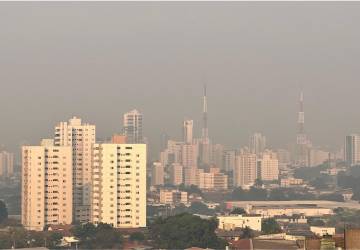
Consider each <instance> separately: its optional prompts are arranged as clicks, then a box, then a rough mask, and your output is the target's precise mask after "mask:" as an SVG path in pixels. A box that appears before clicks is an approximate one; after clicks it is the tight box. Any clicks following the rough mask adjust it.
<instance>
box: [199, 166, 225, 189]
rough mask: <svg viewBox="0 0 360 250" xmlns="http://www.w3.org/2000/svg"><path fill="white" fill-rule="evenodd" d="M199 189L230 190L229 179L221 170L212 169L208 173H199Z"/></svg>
mask: <svg viewBox="0 0 360 250" xmlns="http://www.w3.org/2000/svg"><path fill="white" fill-rule="evenodd" d="M199 188H200V189H205V190H226V189H228V177H227V175H225V174H223V173H221V172H220V169H219V168H210V171H209V172H208V173H204V172H201V173H199Z"/></svg>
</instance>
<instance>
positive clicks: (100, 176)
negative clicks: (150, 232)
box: [91, 144, 146, 228]
mask: <svg viewBox="0 0 360 250" xmlns="http://www.w3.org/2000/svg"><path fill="white" fill-rule="evenodd" d="M93 175H94V182H93V188H92V206H91V222H93V223H95V224H98V223H100V222H103V223H108V224H112V225H113V226H114V227H116V228H139V227H146V145H145V144H94V147H93Z"/></svg>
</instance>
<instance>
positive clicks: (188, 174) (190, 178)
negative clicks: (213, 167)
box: [184, 167, 204, 186]
mask: <svg viewBox="0 0 360 250" xmlns="http://www.w3.org/2000/svg"><path fill="white" fill-rule="evenodd" d="M203 172H204V170H203V169H199V168H196V167H191V168H184V185H185V186H191V185H195V186H199V175H200V173H203Z"/></svg>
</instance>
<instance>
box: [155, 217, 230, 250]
mask: <svg viewBox="0 0 360 250" xmlns="http://www.w3.org/2000/svg"><path fill="white" fill-rule="evenodd" d="M216 228H217V221H216V220H215V219H212V220H204V219H201V218H200V217H198V216H194V215H191V214H188V213H183V214H179V215H175V216H171V217H168V218H166V219H163V218H158V219H157V220H156V221H155V222H154V223H153V224H151V225H150V227H149V230H150V237H151V239H152V240H153V242H154V244H155V247H156V248H164V249H185V248H189V247H201V248H215V249H223V248H225V245H226V242H225V241H224V240H222V239H220V238H218V237H217V236H216V234H215V229H216Z"/></svg>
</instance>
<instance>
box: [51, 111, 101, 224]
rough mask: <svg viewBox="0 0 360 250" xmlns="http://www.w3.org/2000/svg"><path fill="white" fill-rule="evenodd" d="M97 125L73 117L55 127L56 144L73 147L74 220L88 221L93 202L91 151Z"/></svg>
mask: <svg viewBox="0 0 360 250" xmlns="http://www.w3.org/2000/svg"><path fill="white" fill-rule="evenodd" d="M95 138H96V135H95V125H91V124H88V123H82V121H81V119H80V118H77V117H73V118H72V119H70V120H69V122H60V123H59V124H58V125H57V126H56V127H55V146H70V147H72V151H73V152H72V156H73V161H72V163H73V172H72V173H73V189H72V190H73V199H74V201H73V205H74V209H73V212H74V221H77V222H88V221H89V219H90V204H91V201H90V199H91V197H90V191H91V184H92V172H91V153H92V145H93V144H94V143H95Z"/></svg>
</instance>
